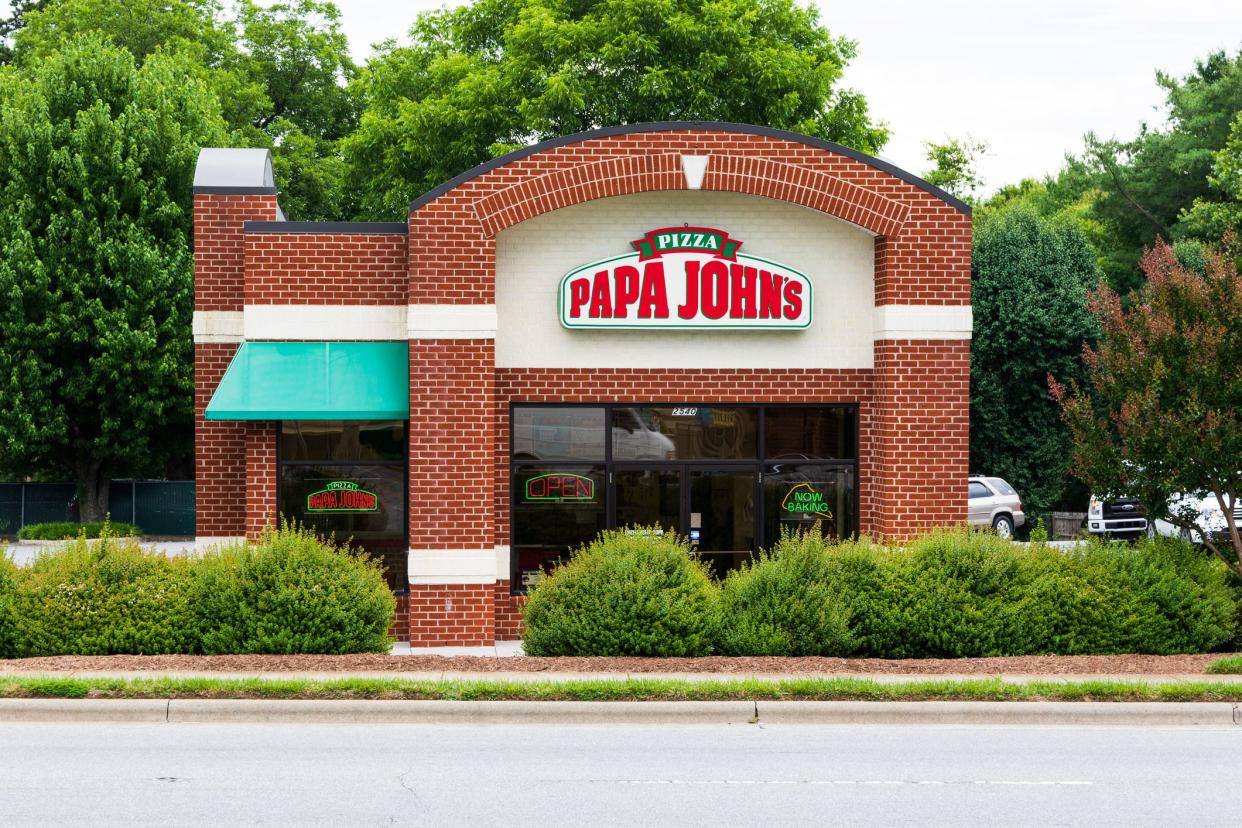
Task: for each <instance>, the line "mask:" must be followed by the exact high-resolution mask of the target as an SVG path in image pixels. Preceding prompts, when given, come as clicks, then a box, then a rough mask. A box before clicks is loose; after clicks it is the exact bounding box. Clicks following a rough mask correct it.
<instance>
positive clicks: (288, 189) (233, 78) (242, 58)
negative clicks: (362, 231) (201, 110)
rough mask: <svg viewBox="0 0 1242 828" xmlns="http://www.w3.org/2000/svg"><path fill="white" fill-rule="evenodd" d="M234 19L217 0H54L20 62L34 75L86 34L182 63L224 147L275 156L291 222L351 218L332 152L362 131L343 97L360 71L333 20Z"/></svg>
mask: <svg viewBox="0 0 1242 828" xmlns="http://www.w3.org/2000/svg"><path fill="white" fill-rule="evenodd" d="M233 8H235V9H236V11H235V13H232V12H231V10H232V9H233ZM229 10H230V13H228V14H226V8H225V6H224V5H223V4H222V3H221V2H220V0H55V2H52V3H47V4H46V6H45V7H44V8H43V9H42V10H39V11H34V12H31V13H29V14H27V15H26V17H25V19H24V21H25V26H24V28H22V29H21V30H20V31H19V32H18V33H17V35H16V38H15V41H16V58H17V62H18V63H19V64H21V65H25V66H34V65H35V64H37V63H38V62H39V61H41V60H43V59H45V58H46V57H47V56H48V55H51V54H54V53H55V52H56V51H57V50H58V49H60V48H61V47H62V45H63V44H64V43H66V42H67V40H68V39H69V38H71V37H73V36H74V35H75V34H81V33H85V32H97V33H99V34H100V35H102V36H104V37H106V38H107V39H108V40H109V41H110V42H111V43H112V44H114V45H116V46H119V47H122V48H124V49H127V50H128V51H129V52H130V53H131V54H133V56H134V57H135V58H136V59H137V61H138V63H139V65H141V63H142V62H143V61H144V60H146V59H147V58H148V57H149V56H150V55H153V54H156V53H157V52H159V53H165V54H167V53H172V52H175V53H177V54H180V55H183V56H184V57H185V58H186V59H187V60H188V61H190V62H192V63H194V64H197V65H198V66H199V67H200V72H201V74H202V77H203V79H204V80H205V81H206V82H207V83H208V85H209V86H210V87H211V89H212V90H213V91H214V92H215V94H216V96H217V97H218V98H219V100H220V102H221V111H222V113H223V115H224V118H225V120H226V122H227V123H228V125H229V128H230V129H229V135H228V137H227V139H225V140H226V142H227V143H228V144H229V145H230V146H242V147H264V148H267V149H271V150H272V161H273V166H274V171H275V173H276V177H277V183H278V184H281V185H283V186H282V191H281V206H282V207H283V208H284V210H285V212H286V214H288V215H290V216H291V217H294V218H298V219H326V218H332V219H339V218H342V217H348V216H349V215H350V214H352V212H353V210H354V209H355V208H354V206H353V205H354V201H353V193H352V191H351V190H350V189H349V188H347V187H346V185H345V180H344V162H343V160H342V159H341V156H340V152H339V147H338V144H339V141H340V139H341V138H342V137H343V136H344V135H346V134H348V133H349V132H352V131H353V129H354V128H355V126H356V125H357V112H356V110H355V106H354V103H353V98H352V96H351V95H350V93H349V91H348V89H347V88H346V85H347V83H348V81H349V80H350V79H351V78H352V77H353V76H354V74H355V73H356V68H355V67H354V64H353V62H352V60H351V59H350V57H349V43H348V41H347V39H346V37H345V35H344V33H343V32H341V29H340V13H339V12H338V11H337V9H336V7H335V6H334V5H333V4H332V3H328V2H318V0H288V2H280V3H273V4H270V5H266V6H262V7H260V6H258V5H256V4H255V3H253V2H251V0H240V2H239V3H236V4H233V5H230V6H229Z"/></svg>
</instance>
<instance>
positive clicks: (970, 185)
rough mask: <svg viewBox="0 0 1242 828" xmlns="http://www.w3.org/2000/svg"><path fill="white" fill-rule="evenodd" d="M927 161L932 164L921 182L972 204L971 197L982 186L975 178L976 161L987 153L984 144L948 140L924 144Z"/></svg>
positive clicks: (973, 196)
mask: <svg viewBox="0 0 1242 828" xmlns="http://www.w3.org/2000/svg"><path fill="white" fill-rule="evenodd" d="M923 146H924V147H925V148H926V149H927V160H928V161H931V162H932V163H933V164H935V166H934V167H932V169H931V170H930V171H928V172H927V173H926V174H925V175H924V176H923V178H925V179H926V180H927V183H929V184H935V185H936V186H937V187H939V188H941V189H942V190H945V191H946V192H948V193H951V194H952V195H955V196H957V197H958V198H960V199H962V200H963V201H967V202H971V203H973V202H974V200H975V194H976V193H977V192H978V191H979V188H980V187H982V186H983V178H982V177H980V175H979V169H978V167H979V158H980V157H981V156H983V155H984V154H985V153H986V152H987V151H988V145H987V142H985V141H976V140H975V139H974V138H971V137H970V136H967V137H965V138H949V139H947V140H946V141H945V142H944V143H943V144H937V143H934V142H932V141H926V142H924V144H923Z"/></svg>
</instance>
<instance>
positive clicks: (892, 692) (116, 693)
mask: <svg viewBox="0 0 1242 828" xmlns="http://www.w3.org/2000/svg"><path fill="white" fill-rule="evenodd" d="M0 697H2V698H66V699H85V698H90V699H425V700H452V701H739V700H747V701H748V700H768V701H775V700H788V701H799V700H808V701H810V700H814V701H1116V702H1121V701H1154V702H1161V701H1167V702H1189V701H1229V702H1242V684H1235V683H1225V682H1212V681H1207V680H1205V681H1188V682H1177V683H1147V682H1142V681H1105V680H1101V681H1075V682H1058V681H1046V682H1030V683H1024V684H1014V683H1008V682H1004V681H1001V680H1000V679H999V678H986V679H968V680H945V681H928V680H922V681H910V682H900V683H887V682H885V683H881V682H877V681H873V680H871V679H860V678H805V679H787V680H782V681H771V680H763V679H729V680H722V681H685V680H680V679H625V680H598V679H595V680H583V681H546V682H506V681H473V680H472V681H452V680H446V681H413V680H409V679H400V678H393V679H385V678H343V679H260V678H246V679H225V678H171V677H164V678H44V677H32V676H12V677H0Z"/></svg>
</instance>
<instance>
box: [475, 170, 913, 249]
mask: <svg viewBox="0 0 1242 828" xmlns="http://www.w3.org/2000/svg"><path fill="white" fill-rule="evenodd" d="M700 157H701V158H703V159H704V161H705V162H706V165H707V166H706V170H705V173H704V175H703V179H702V182H701V186H698V187H694V189H702V190H717V191H725V192H733V193H743V194H745V195H754V196H761V197H763V198H771V199H776V200H778V201H786V202H789V203H790V204H797V205H800V206H802V207H807V208H810V209H812V210H817V211H819V212H821V213H826V214H827V215H830V216H833V217H834V218H839V219H842V220H844V221H848V222H850V223H851V224H855V225H857V226H859V227H862V228H863V229H864V230H868V231H870V232H871V233H874V234H875V235H877V236H890V235H894V234H895V233H897V232H898V231H899V230H900V229H901V225H902V224H903V223H904V222H905V220H906V217H907V216H908V215H909V213H910V208H909V207H908V206H906V205H905V204H902V203H901V202H899V201H894V200H893V199H891V198H887V197H885V196H884V195H881V194H880V193H878V192H875V191H873V190H868V189H866V188H864V187H861V186H859V185H857V184H852V183H850V182H848V181H845V180H843V179H841V178H838V177H836V176H833V175H830V174H828V173H825V172H820V171H817V170H812V169H807V168H805V167H799V166H796V165H794V164H789V163H785V162H782V161H778V160H774V159H770V158H754V157H748V156H741V155H708V156H700ZM682 158H683V156H682V155H680V154H676V153H659V154H652V155H627V156H621V157H617V158H606V159H602V160H599V161H593V162H589V163H585V164H579V165H577V166H572V167H565V168H563V169H558V170H554V171H552V172H547V173H544V174H543V175H539V176H536V177H532V178H527V179H525V180H524V181H521V182H519V183H517V184H513V185H512V186H509V187H506V188H505V189H503V190H498V191H496V192H494V193H491V194H489V195H487V196H485V197H483V198H481V199H479V200H478V201H476V202H475V203H474V212H475V215H476V216H477V217H478V220H479V224H480V225H481V226H482V228H483V232H484V234H486V235H487V236H489V237H494V236H495V235H496V234H497V233H499V232H500V231H501V230H504V229H505V228H507V227H512V226H513V225H515V224H518V223H519V222H523V221H526V220H527V219H531V218H534V217H535V216H538V215H541V214H543V213H549V212H552V211H553V210H559V209H561V208H563V207H570V206H572V205H575V204H581V203H583V202H586V201H592V200H594V199H597V198H605V197H609V196H622V195H631V194H633V193H645V192H652V191H658V190H687V189H691V187H690V182H689V180H688V177H687V175H686V174H685V172H684V171H683V168H682Z"/></svg>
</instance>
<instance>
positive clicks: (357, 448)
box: [280, 420, 406, 463]
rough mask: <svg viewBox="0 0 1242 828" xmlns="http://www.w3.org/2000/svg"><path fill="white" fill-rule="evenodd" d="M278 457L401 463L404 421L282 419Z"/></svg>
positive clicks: (283, 458)
mask: <svg viewBox="0 0 1242 828" xmlns="http://www.w3.org/2000/svg"><path fill="white" fill-rule="evenodd" d="M280 458H281V460H284V461H289V460H294V461H300V460H333V461H351V460H354V461H358V460H361V461H393V462H401V463H404V462H405V460H406V456H405V421H404V420H285V421H284V422H283V423H281V426H280Z"/></svg>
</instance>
